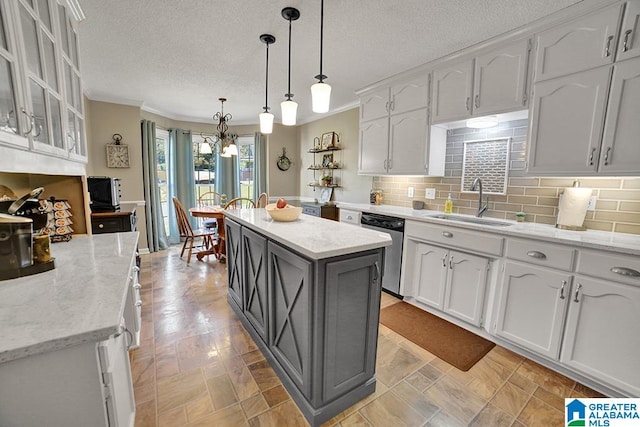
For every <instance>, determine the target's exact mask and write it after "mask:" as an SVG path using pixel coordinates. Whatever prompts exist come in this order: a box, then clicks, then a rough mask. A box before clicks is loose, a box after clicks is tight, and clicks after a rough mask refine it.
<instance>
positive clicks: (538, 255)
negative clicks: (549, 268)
mask: <svg viewBox="0 0 640 427" xmlns="http://www.w3.org/2000/svg"><path fill="white" fill-rule="evenodd" d="M527 255H528V256H530V257H531V258H536V259H547V256H546V255H545V254H543V253H542V252H540V251H529V252H527Z"/></svg>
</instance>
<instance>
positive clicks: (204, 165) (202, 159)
mask: <svg viewBox="0 0 640 427" xmlns="http://www.w3.org/2000/svg"><path fill="white" fill-rule="evenodd" d="M191 141H192V142H193V178H194V181H195V183H196V200H198V199H200V195H201V194H203V193H206V192H207V191H215V183H216V182H215V179H216V172H215V167H216V155H215V153H202V152H201V151H200V150H201V147H202V142H203V141H204V139H203V138H202V137H201V136H200V135H193V136H192V138H191Z"/></svg>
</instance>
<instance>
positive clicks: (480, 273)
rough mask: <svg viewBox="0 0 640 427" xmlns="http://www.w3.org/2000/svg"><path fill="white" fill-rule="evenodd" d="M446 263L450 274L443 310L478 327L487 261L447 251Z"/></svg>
mask: <svg viewBox="0 0 640 427" xmlns="http://www.w3.org/2000/svg"><path fill="white" fill-rule="evenodd" d="M447 264H448V268H449V272H448V274H447V284H446V286H445V295H444V311H445V312H446V313H449V314H451V315H453V316H456V317H457V318H459V319H462V320H464V321H467V322H469V323H471V324H473V325H476V326H480V325H481V324H482V308H483V307H484V290H485V287H486V285H487V272H488V270H489V260H488V259H486V258H483V257H479V256H476V255H471V254H466V253H463V252H457V251H449V260H448V262H447Z"/></svg>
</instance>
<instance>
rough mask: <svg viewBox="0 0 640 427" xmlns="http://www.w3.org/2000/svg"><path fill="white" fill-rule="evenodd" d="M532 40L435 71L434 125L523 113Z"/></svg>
mask: <svg viewBox="0 0 640 427" xmlns="http://www.w3.org/2000/svg"><path fill="white" fill-rule="evenodd" d="M529 51H530V45H529V40H519V41H516V42H513V43H509V44H505V45H504V46H501V47H500V48H497V49H494V50H492V51H490V52H488V53H485V54H483V55H479V56H476V57H475V58H474V59H469V60H467V61H463V62H459V63H457V64H453V65H450V64H447V65H446V66H445V67H443V68H440V69H436V70H435V71H434V72H433V101H432V113H433V122H434V123H442V122H448V121H454V120H460V119H464V118H468V117H470V116H484V115H487V114H493V113H504V112H508V111H517V110H522V109H524V108H525V107H526V105H527V96H526V94H527V76H528V60H529Z"/></svg>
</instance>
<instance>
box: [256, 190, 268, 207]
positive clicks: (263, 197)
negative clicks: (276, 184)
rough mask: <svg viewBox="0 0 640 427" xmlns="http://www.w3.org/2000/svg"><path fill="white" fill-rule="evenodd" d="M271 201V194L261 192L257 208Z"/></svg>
mask: <svg viewBox="0 0 640 427" xmlns="http://www.w3.org/2000/svg"><path fill="white" fill-rule="evenodd" d="M267 203H269V195H268V194H267V193H260V195H259V196H258V199H257V200H256V208H264V207H265V206H267Z"/></svg>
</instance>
